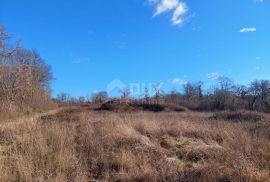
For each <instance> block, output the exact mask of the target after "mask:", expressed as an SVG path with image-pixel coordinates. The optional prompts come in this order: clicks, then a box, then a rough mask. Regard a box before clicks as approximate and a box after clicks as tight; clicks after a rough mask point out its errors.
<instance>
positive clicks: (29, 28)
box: [0, 0, 270, 96]
mask: <svg viewBox="0 0 270 182" xmlns="http://www.w3.org/2000/svg"><path fill="white" fill-rule="evenodd" d="M0 24H3V25H4V26H5V27H6V29H7V31H8V32H9V33H10V34H12V35H13V37H14V38H15V39H20V40H21V41H22V44H23V46H24V47H26V48H36V49H37V50H38V51H39V52H40V54H41V55H42V57H43V58H44V59H45V60H46V62H47V63H49V64H51V65H52V67H53V72H54V77H55V81H54V82H53V84H52V87H53V91H54V92H53V93H54V95H56V94H57V93H60V92H68V93H70V94H72V95H74V96H79V95H85V96H86V95H91V93H92V92H95V91H100V90H106V88H107V85H108V84H109V83H110V82H111V81H112V80H114V79H115V78H118V79H120V80H121V81H122V82H124V83H125V84H127V85H128V84H130V83H140V84H141V85H142V83H145V84H147V83H154V82H162V83H164V88H163V89H164V90H169V89H172V88H176V89H180V87H181V84H183V83H185V81H191V82H194V81H198V80H201V81H203V82H205V85H206V87H208V86H210V85H211V84H214V82H215V78H217V77H218V76H220V75H226V76H229V77H231V78H232V79H233V80H234V81H235V82H237V83H241V84H247V83H248V82H249V81H251V80H254V79H270V71H269V70H270V50H269V49H270V2H269V0H226V1H225V0H223V1H221V0H219V1H217V0H215V1H214V0H205V1H195V0H183V1H180V0H114V1H112V0H89V1H83V0H76V1H75V0H65V1H63V0H57V1H55V0H23V1H22V0H0Z"/></svg>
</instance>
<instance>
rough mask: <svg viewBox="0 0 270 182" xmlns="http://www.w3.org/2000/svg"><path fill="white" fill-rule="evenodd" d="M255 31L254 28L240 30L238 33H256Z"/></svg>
mask: <svg viewBox="0 0 270 182" xmlns="http://www.w3.org/2000/svg"><path fill="white" fill-rule="evenodd" d="M256 31H257V29H256V28H255V27H252V28H242V29H241V30H240V31H239V32H240V33H248V32H256Z"/></svg>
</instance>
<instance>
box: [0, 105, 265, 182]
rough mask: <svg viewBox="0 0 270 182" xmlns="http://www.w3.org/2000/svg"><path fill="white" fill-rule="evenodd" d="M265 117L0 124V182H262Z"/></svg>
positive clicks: (100, 115) (71, 116)
mask: <svg viewBox="0 0 270 182" xmlns="http://www.w3.org/2000/svg"><path fill="white" fill-rule="evenodd" d="M269 179H270V116H269V115H268V114H261V113H256V112H247V111H238V112H229V111H227V112H217V113H214V112H193V111H182V112H157V113H154V112H145V111H138V112H109V111H94V110H90V109H83V108H73V109H64V110H62V111H59V112H57V113H56V112H55V113H54V112H53V113H50V114H46V115H42V116H29V117H24V118H20V119H16V121H11V120H10V121H1V123H0V181H150V182H151V181H222V182H227V181H268V180H269Z"/></svg>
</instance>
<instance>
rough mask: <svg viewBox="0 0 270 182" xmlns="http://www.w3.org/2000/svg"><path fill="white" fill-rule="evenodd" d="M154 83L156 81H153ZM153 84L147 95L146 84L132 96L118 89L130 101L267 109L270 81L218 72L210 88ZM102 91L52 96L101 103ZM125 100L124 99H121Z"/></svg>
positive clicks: (105, 95)
mask: <svg viewBox="0 0 270 182" xmlns="http://www.w3.org/2000/svg"><path fill="white" fill-rule="evenodd" d="M157 85H158V84H157ZM157 85H153V89H152V90H154V94H153V93H152V94H151V95H150V93H149V88H147V87H146V88H145V89H144V93H143V96H142V97H140V98H132V94H131V92H130V90H129V89H128V88H123V89H122V90H119V93H120V97H119V98H116V99H122V100H124V101H126V100H128V99H130V100H131V101H133V102H141V103H144V104H175V105H181V106H185V107H187V108H189V109H191V110H201V111H203V110H205V111H210V110H211V111H212V110H238V109H245V110H254V111H262V112H269V111H270V81H269V80H254V81H252V82H251V83H250V84H248V85H238V84H235V83H234V82H233V81H232V80H231V79H230V78H228V77H225V76H221V77H219V78H218V79H217V84H216V85H215V86H214V87H213V88H212V89H207V90H205V89H204V88H203V87H204V86H203V82H201V81H199V82H196V83H190V82H189V83H186V84H184V85H183V89H182V91H176V90H174V91H171V92H169V93H165V92H163V91H162V89H161V88H160V87H159V86H157ZM113 99H115V98H110V97H109V95H108V93H107V92H106V91H101V92H98V93H95V94H93V95H92V96H91V97H78V98H74V97H72V96H70V95H69V94H65V93H61V94H59V95H58V96H57V98H56V100H57V101H59V102H61V103H69V104H80V103H89V104H91V103H92V104H102V103H106V102H108V101H111V100H113ZM122 103H125V102H122Z"/></svg>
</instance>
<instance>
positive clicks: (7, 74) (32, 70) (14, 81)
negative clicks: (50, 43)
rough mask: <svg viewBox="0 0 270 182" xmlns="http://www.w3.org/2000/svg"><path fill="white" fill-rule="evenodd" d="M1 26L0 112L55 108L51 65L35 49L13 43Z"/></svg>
mask: <svg viewBox="0 0 270 182" xmlns="http://www.w3.org/2000/svg"><path fill="white" fill-rule="evenodd" d="M11 41H12V40H11V36H10V35H8V34H6V32H5V29H4V28H3V27H2V26H0V100H1V103H0V111H1V114H4V113H5V114H7V113H12V114H13V115H14V113H16V112H25V111H32V110H34V109H35V110H42V109H47V108H50V107H52V105H53V103H52V101H51V98H50V92H51V91H50V81H51V80H52V79H53V77H52V71H51V67H50V66H49V65H47V64H46V63H45V61H44V60H43V59H42V58H41V57H40V55H39V54H38V53H37V51H35V50H27V49H24V48H22V47H21V46H20V44H19V43H11Z"/></svg>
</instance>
